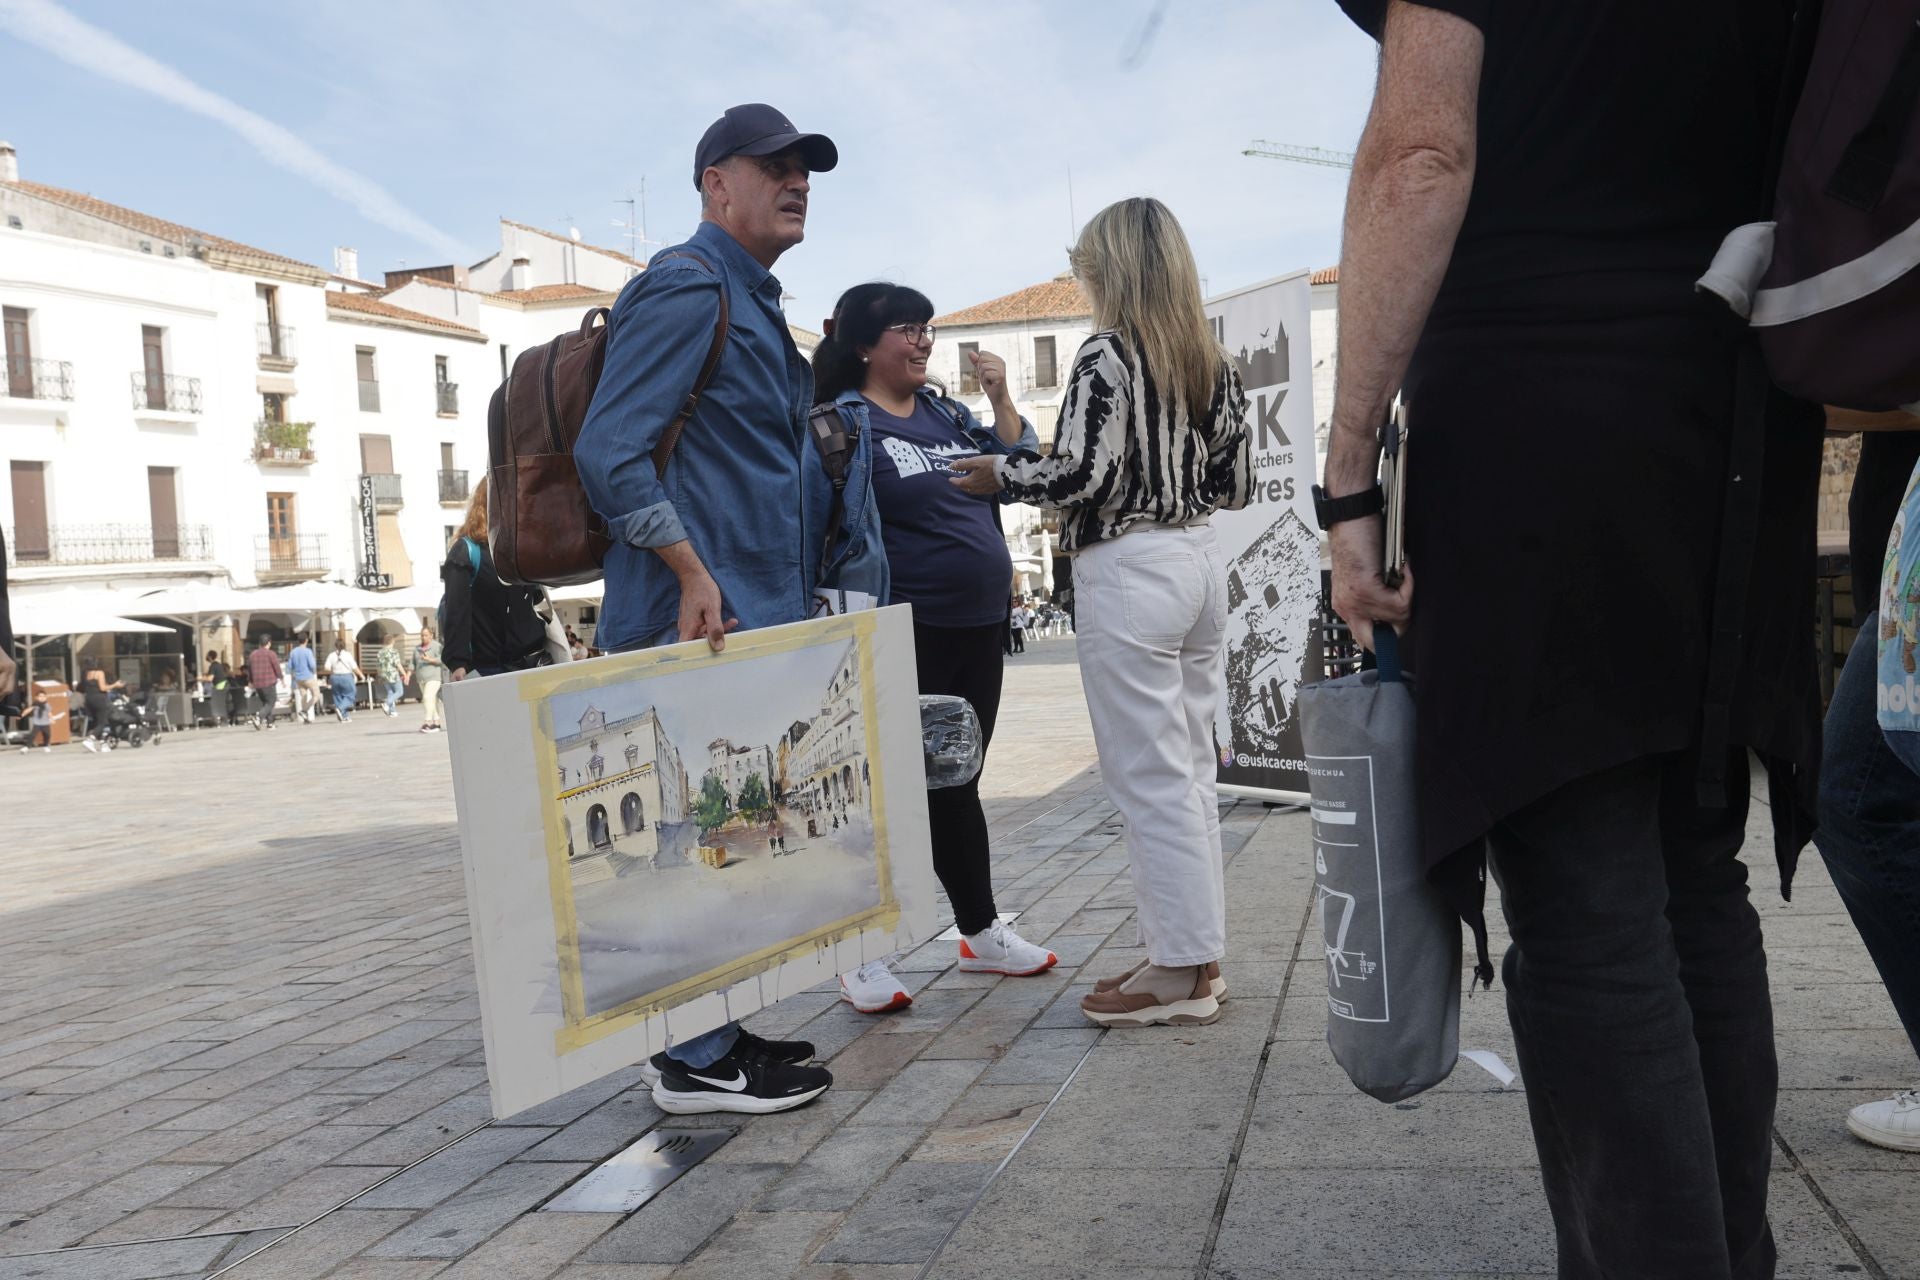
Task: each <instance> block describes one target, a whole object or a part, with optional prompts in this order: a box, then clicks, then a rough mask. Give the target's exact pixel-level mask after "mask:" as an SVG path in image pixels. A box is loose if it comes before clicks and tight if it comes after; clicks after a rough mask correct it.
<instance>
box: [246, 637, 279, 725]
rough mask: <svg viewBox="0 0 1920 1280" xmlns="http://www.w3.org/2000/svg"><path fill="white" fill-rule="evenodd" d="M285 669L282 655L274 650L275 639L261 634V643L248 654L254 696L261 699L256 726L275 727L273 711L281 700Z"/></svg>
mask: <svg viewBox="0 0 1920 1280" xmlns="http://www.w3.org/2000/svg"><path fill="white" fill-rule="evenodd" d="M283 671H284V668H283V667H281V665H280V657H279V655H278V654H276V653H275V652H274V651H273V641H272V640H270V639H268V638H267V637H266V636H261V637H260V643H259V645H258V646H257V647H255V649H254V651H253V652H252V653H250V654H248V655H247V679H248V681H249V682H250V683H251V684H252V685H253V692H254V696H255V697H257V698H258V699H259V700H260V711H259V713H258V714H257V716H256V717H255V719H254V722H253V723H254V727H255V728H259V727H261V726H262V725H264V726H265V727H267V728H269V729H271V728H273V711H274V707H275V706H276V705H277V704H278V703H279V701H280V677H281V675H282V673H283Z"/></svg>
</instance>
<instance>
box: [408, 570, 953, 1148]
mask: <svg viewBox="0 0 1920 1280" xmlns="http://www.w3.org/2000/svg"><path fill="white" fill-rule="evenodd" d="M443 697H445V699H446V703H447V725H448V731H449V732H448V737H449V739H450V746H451V751H452V757H453V780H454V798H455V801H456V803H457V805H458V808H459V815H460V843H461V852H462V856H463V860H464V862H465V868H466V877H467V903H468V911H469V915H470V919H471V923H472V927H473V950H474V958H475V963H476V965H477V967H478V970H479V988H480V1007H481V1019H482V1026H483V1028H484V1035H485V1040H486V1052H487V1075H488V1080H489V1082H490V1084H491V1086H492V1095H493V1110H494V1115H495V1116H496V1117H502V1118H504V1117H506V1116H510V1115H514V1114H516V1113H518V1112H520V1111H523V1110H525V1109H526V1108H528V1107H531V1106H534V1105H536V1104H538V1103H541V1102H544V1101H546V1100H547V1099H549V1098H553V1097H557V1096H558V1095H560V1094H562V1093H565V1092H567V1091H568V1090H570V1089H575V1088H578V1087H579V1086H581V1085H583V1084H588V1083H590V1082H592V1081H594V1080H597V1079H599V1078H600V1077H602V1076H604V1075H606V1074H608V1073H609V1072H612V1071H617V1070H619V1069H620V1068H622V1067H627V1066H631V1065H632V1064H634V1063H636V1062H638V1061H640V1060H642V1059H644V1058H646V1057H648V1056H650V1055H651V1054H653V1053H655V1052H657V1051H658V1050H660V1049H664V1048H666V1047H668V1046H669V1045H671V1044H675V1043H678V1042H681V1041H685V1040H688V1039H691V1038H693V1037H694V1036H697V1035H700V1034H701V1033H703V1032H706V1031H711V1030H712V1029H714V1028H715V1027H718V1026H721V1025H723V1024H724V1023H726V1022H728V1021H730V1020H732V1019H737V1018H743V1017H746V1016H747V1015H749V1014H752V1013H754V1012H756V1011H757V1010H759V1009H761V1008H764V1007H765V1006H767V1005H770V1004H772V1003H774V1002H775V1001H777V1000H779V999H781V998H782V997H783V996H788V995H792V994H794V993H796V992H799V991H803V990H805V989H806V988H808V987H811V986H814V985H816V984H818V983H820V982H824V981H829V980H831V979H832V978H833V977H834V976H835V975H837V974H839V973H842V972H845V971H846V970H849V969H852V968H854V967H855V966H857V965H859V964H861V963H862V962H864V961H867V960H871V959H876V958H878V957H881V956H885V955H887V954H889V953H891V952H894V951H899V950H905V949H908V948H910V947H913V946H916V945H918V944H919V943H921V942H924V941H926V940H927V939H928V938H930V937H931V936H932V935H933V933H934V931H935V919H934V893H935V884H936V882H935V879H934V874H933V861H932V852H931V845H930V843H929V840H928V835H927V797H926V774H925V768H924V763H923V756H922V751H921V745H920V713H919V692H918V685H917V680H916V677H915V670H914V653H913V624H912V620H911V614H910V612H909V611H908V610H907V609H906V608H905V607H895V608H890V609H880V610H870V611H865V612H860V613H853V614H847V615H844V616H840V617H831V618H820V619H817V620H814V621H810V622H803V623H796V624H794V625H792V626H785V627H770V628H767V629H765V630H761V631H752V632H736V633H735V634H734V635H732V636H730V637H728V640H727V647H726V650H725V651H724V652H722V653H718V654H715V653H713V652H711V651H710V650H709V649H708V647H707V645H706V644H705V643H704V642H696V643H693V644H683V645H674V646H672V647H669V648H663V649H649V650H643V651H640V652H637V653H626V654H616V655H612V656H608V657H604V658H596V659H593V660H591V661H588V662H579V663H567V664H562V665H560V666H553V667H543V668H540V669H538V670H534V671H524V672H518V673H515V674H511V675H501V676H490V677H486V678H484V679H476V680H467V681H462V682H460V683H459V684H453V685H449V686H447V688H446V689H445V691H444V692H443Z"/></svg>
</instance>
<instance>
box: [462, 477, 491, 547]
mask: <svg viewBox="0 0 1920 1280" xmlns="http://www.w3.org/2000/svg"><path fill="white" fill-rule="evenodd" d="M454 537H456V538H472V539H473V540H474V541H475V542H477V543H479V544H480V545H481V546H483V547H484V546H486V545H487V477H485V476H481V477H480V483H478V484H476V485H474V486H473V497H472V498H470V499H469V500H468V501H467V518H466V519H465V520H464V521H462V522H461V524H460V531H459V532H458V533H456V534H455V535H454Z"/></svg>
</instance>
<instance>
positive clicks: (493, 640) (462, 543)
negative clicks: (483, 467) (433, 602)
mask: <svg viewBox="0 0 1920 1280" xmlns="http://www.w3.org/2000/svg"><path fill="white" fill-rule="evenodd" d="M440 581H441V583H442V585H443V595H442V602H441V609H442V610H443V613H444V617H443V622H444V624H445V625H444V634H443V635H442V636H441V637H440V649H441V654H442V656H443V658H444V659H445V661H446V664H447V670H448V672H449V673H450V678H451V679H453V680H464V679H466V678H467V677H468V676H470V675H477V676H492V675H499V674H500V673H501V672H503V671H524V670H526V669H527V668H529V667H536V666H539V665H540V664H541V662H542V659H543V656H544V651H545V646H546V642H547V624H546V623H545V622H544V621H542V620H541V618H540V615H539V614H537V613H535V612H534V605H535V602H536V601H538V599H539V598H540V593H539V589H538V588H536V587H518V586H509V585H508V584H506V583H504V582H502V581H500V575H499V573H498V572H497V571H496V570H495V569H494V567H493V554H492V552H491V551H489V550H488V548H487V478H486V477H485V476H482V477H480V483H479V484H477V485H475V486H474V487H473V497H472V498H471V499H470V500H469V501H468V503H467V518H466V520H465V521H464V522H463V523H462V524H461V526H460V532H459V535H458V536H457V537H455V538H454V540H453V545H452V546H451V547H449V548H447V559H446V563H444V564H442V565H441V566H440Z"/></svg>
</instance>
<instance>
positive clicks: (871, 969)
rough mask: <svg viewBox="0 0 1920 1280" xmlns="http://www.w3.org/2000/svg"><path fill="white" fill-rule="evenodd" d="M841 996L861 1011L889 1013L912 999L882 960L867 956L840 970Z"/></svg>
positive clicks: (909, 1002)
mask: <svg viewBox="0 0 1920 1280" xmlns="http://www.w3.org/2000/svg"><path fill="white" fill-rule="evenodd" d="M840 998H841V999H842V1000H845V1001H846V1002H847V1003H848V1004H850V1005H852V1006H853V1007H854V1008H856V1009H858V1010H859V1011H860V1012H862V1013H892V1012H893V1011H894V1010H896V1009H904V1008H906V1007H907V1006H908V1005H910V1004H912V1003H913V997H912V996H910V995H908V994H907V989H906V988H905V987H903V986H901V985H900V979H898V978H896V977H894V976H893V970H891V969H889V968H887V962H886V961H885V960H869V961H867V962H866V963H865V964H863V965H861V966H860V967H859V968H858V969H855V970H853V971H852V972H850V973H843V974H841V975H840Z"/></svg>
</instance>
